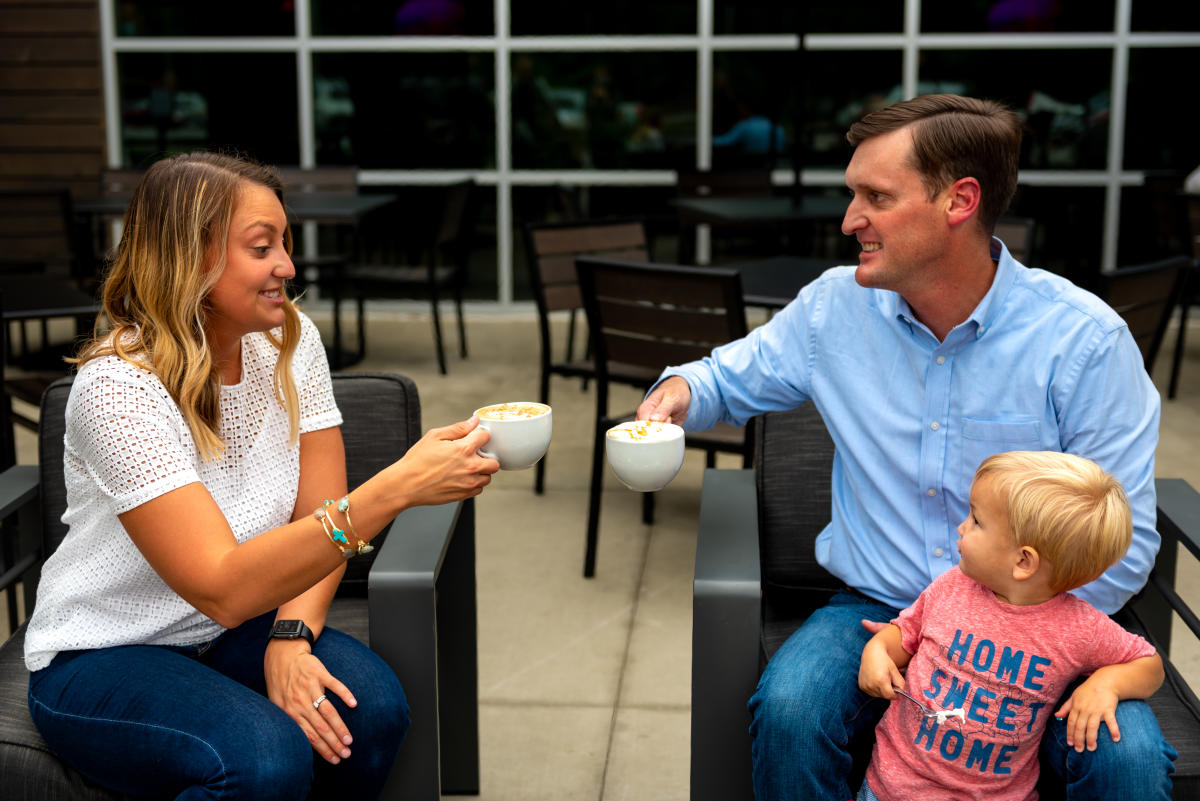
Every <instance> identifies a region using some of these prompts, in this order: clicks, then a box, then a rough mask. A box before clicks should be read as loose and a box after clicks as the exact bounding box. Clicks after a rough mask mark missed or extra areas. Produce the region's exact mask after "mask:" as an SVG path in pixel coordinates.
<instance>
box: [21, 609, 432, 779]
mask: <svg viewBox="0 0 1200 801" xmlns="http://www.w3.org/2000/svg"><path fill="white" fill-rule="evenodd" d="M274 618H275V615H274V613H269V614H266V615H263V616H261V617H258V618H255V619H254V620H250V621H247V622H246V623H244V624H243V625H241V626H239V627H238V628H236V629H231V630H229V631H227V632H225V633H224V634H222V635H221V636H220V637H218V638H217V639H216V640H213V641H212V642H211V643H207V644H205V645H201V646H192V647H168V646H153V645H132V646H122V647H116V648H103V649H99V650H93V651H69V652H64V653H60V654H59V655H58V656H57V657H55V659H54V661H53V662H51V664H50V665H49V666H48V667H46V668H44V669H42V670H39V671H37V672H36V673H34V674H32V675H31V676H30V679H29V710H30V713H31V714H32V716H33V722H34V724H35V725H36V726H37V728H38V730H39V731H40V732H41V733H42V737H44V738H45V740H46V742H47V744H49V746H50V747H51V748H52V749H53V750H54V752H55V753H56V754H58V755H59V757H60V758H62V759H63V760H64V761H65V762H67V763H68V764H70V765H71V766H72V767H74V768H75V769H76V770H78V771H79V772H80V773H82V774H83V775H85V776H87V777H88V778H89V779H92V780H93V781H95V782H96V783H98V784H101V785H103V786H105V787H109V788H111V789H113V790H117V791H119V792H122V793H126V794H128V795H138V796H155V797H168V798H177V799H182V800H185V801H199V799H254V800H255V801H262V800H263V799H297V801H299V800H300V799H305V798H308V797H309V794H310V791H311V793H312V797H314V798H320V797H328V798H338V799H342V798H346V799H351V798H353V799H372V798H377V797H378V796H379V794H380V793H381V792H382V790H383V785H384V782H385V781H386V780H387V776H388V772H389V771H390V770H391V767H392V763H393V762H394V761H395V757H396V753H397V752H398V751H399V749H400V743H401V742H402V741H403V740H404V735H405V733H406V732H407V731H408V722H409V717H408V704H407V701H406V700H405V697H404V691H403V690H402V689H401V687H400V682H399V681H398V680H397V679H396V675H395V674H394V673H393V672H392V670H391V668H389V667H388V665H387V664H386V663H385V662H384V661H383V660H382V659H380V658H379V657H378V656H377V655H376V654H374V653H373V652H372V651H371V650H370V649H368V648H367V647H366V646H364V645H363V644H362V643H360V642H358V641H357V640H355V639H354V638H353V637H350V636H348V635H346V634H343V633H341V632H340V631H336V630H334V629H330V628H326V629H325V630H324V631H323V632H322V633H321V637H320V638H319V639H318V640H317V643H316V645H315V646H314V648H313V653H314V654H315V655H316V656H317V657H318V658H319V659H320V660H321V662H322V663H324V665H325V667H326V668H327V669H328V670H329V672H330V673H332V674H333V675H334V676H336V677H337V678H338V679H340V680H341V681H342V682H343V683H344V684H345V685H346V686H347V687H349V688H350V691H351V692H352V693H354V697H355V698H356V699H357V700H358V706H357V707H356V708H354V709H350V708H348V707H346V706H345V704H343V703H342V702H341V700H340V699H339V698H337V696H336V695H334V694H333V693H329V695H328V701H327V702H326V703H332V704H334V705H335V706H336V708H337V712H338V714H339V715H341V717H342V720H343V721H344V722H345V723H346V726H347V728H349V730H350V734H351V735H352V736H353V737H354V743H353V744H352V745H351V747H350V750H351V752H352V754H351V756H350V758H348V759H345V760H342V762H341V763H340V764H339V765H336V766H335V765H330V764H329V763H327V762H326V761H325V760H324V759H322V758H321V757H320V756H318V755H317V754H316V752H315V751H313V749H312V746H311V745H310V744H309V742H308V740H307V738H306V737H305V736H304V733H303V732H302V731H301V730H300V727H299V726H298V725H297V724H296V722H295V721H293V720H292V719H291V718H290V717H288V716H287V715H286V714H285V713H284V712H283V710H281V709H280V708H279V707H277V706H275V704H273V703H272V702H271V701H270V700H269V699H268V698H267V696H266V682H265V679H264V676H263V656H264V651H265V649H266V645H267V639H268V637H267V635H268V632H269V630H270V628H271V624H272V621H273V620H274Z"/></svg>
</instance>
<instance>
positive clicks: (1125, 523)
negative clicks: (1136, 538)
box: [975, 451, 1133, 592]
mask: <svg viewBox="0 0 1200 801" xmlns="http://www.w3.org/2000/svg"><path fill="white" fill-rule="evenodd" d="M984 477H989V478H990V479H991V481H992V485H991V486H992V489H993V491H995V492H996V493H997V496H998V497H999V498H1000V499H1001V503H1002V504H1004V505H1005V506H1006V507H1007V508H1008V523H1009V527H1010V528H1011V529H1012V532H1013V535H1014V536H1015V537H1016V540H1017V545H1018V546H1025V545H1028V546H1029V547H1031V548H1033V549H1035V550H1036V551H1037V552H1038V554H1039V555H1041V556H1042V557H1043V558H1044V559H1045V560H1046V561H1048V562H1049V568H1050V585H1051V588H1052V589H1053V590H1054V591H1055V592H1065V591H1067V590H1073V589H1075V588H1076V587H1080V586H1083V585H1084V584H1087V583H1088V582H1090V581H1093V580H1095V579H1096V578H1098V577H1099V576H1100V574H1101V573H1103V572H1104V571H1105V570H1107V569H1108V568H1109V567H1110V566H1112V565H1113V564H1115V563H1116V562H1117V561H1118V560H1120V559H1121V557H1123V556H1124V555H1125V552H1126V551H1127V550H1129V543H1130V542H1131V540H1132V538H1133V520H1132V518H1131V516H1130V512H1129V501H1128V499H1127V498H1126V496H1125V490H1124V489H1123V488H1122V487H1121V482H1119V481H1117V480H1116V479H1115V478H1113V477H1112V476H1111V475H1109V474H1108V473H1106V472H1105V471H1104V470H1102V469H1100V467H1099V466H1097V465H1096V463H1095V462H1092V461H1090V460H1088V459H1084V458H1083V457H1081V456H1075V455H1073V454H1069V453H1055V452H1052V451H1012V452H1010V453H999V454H996V455H995V456H990V457H988V458H987V459H985V460H984V461H983V464H981V465H980V466H979V469H978V470H976V471H975V481H979V480H980V479H982V478H984Z"/></svg>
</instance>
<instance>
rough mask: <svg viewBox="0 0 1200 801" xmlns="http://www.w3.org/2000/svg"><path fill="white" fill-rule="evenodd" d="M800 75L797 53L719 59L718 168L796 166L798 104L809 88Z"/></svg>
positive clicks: (716, 92) (735, 55)
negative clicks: (793, 157) (794, 159)
mask: <svg viewBox="0 0 1200 801" xmlns="http://www.w3.org/2000/svg"><path fill="white" fill-rule="evenodd" d="M799 73H800V54H799V53H797V52H795V51H790V52H782V53H770V52H743V53H717V54H716V55H715V56H714V57H713V120H712V132H713V161H712V163H713V167H715V168H718V169H720V168H725V167H758V166H781V167H782V166H788V165H790V164H791V163H792V145H793V142H794V135H795V131H796V124H797V122H800V120H799V119H798V116H797V115H798V108H799V107H798V105H797V102H798V101H799V100H800V99H801V98H800V94H801V92H803V91H804V88H805V87H804V82H803V81H799V80H796V77H798V76H799ZM772 126H773V127H774V136H773V137H772V135H771V132H772Z"/></svg>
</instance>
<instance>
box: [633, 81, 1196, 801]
mask: <svg viewBox="0 0 1200 801" xmlns="http://www.w3.org/2000/svg"><path fill="white" fill-rule="evenodd" d="M1020 138H1021V127H1020V121H1019V120H1018V118H1017V117H1016V116H1015V115H1014V114H1013V113H1012V112H1011V111H1009V110H1008V109H1006V108H1004V107H1003V106H1001V105H999V104H996V103H992V102H988V101H980V100H975V99H971V98H964V97H959V96H956V95H926V96H922V97H918V98H915V99H913V100H909V101H904V102H901V103H897V104H895V105H893V106H889V107H888V108H885V109H881V110H879V111H876V112H873V113H872V114H869V115H867V116H866V117H864V118H863V119H862V120H860V121H859V122H858V123H856V124H855V125H854V126H852V127H851V129H850V132H849V134H848V135H847V139H848V140H849V141H850V144H851V145H852V146H854V147H855V151H854V155H853V157H852V158H851V160H850V165H849V167H848V168H847V170H846V184H847V186H848V187H849V188H850V191H851V194H852V200H851V201H850V205H849V208H847V210H846V216H845V219H844V221H843V223H842V231H843V233H845V234H847V235H852V236H855V237H856V238H857V240H858V242H859V244H860V246H861V253H860V254H859V264H858V267H857V268H854V267H839V268H835V269H833V270H830V271H829V272H827V273H826V274H825V275H823V276H822V277H821V278H820V279H818V280H817V281H815V282H813V283H812V284H810V285H809V286H807V287H805V289H804V290H803V291H802V292H801V293H800V295H799V296H798V297H797V299H796V300H795V301H793V302H792V303H791V304H790V305H789V306H788V307H787V308H786V309H784V310H783V311H782V312H780V313H779V314H777V315H776V316H775V317H774V318H773V319H772V320H771V321H770V322H769V323H767V324H766V325H764V326H761V327H759V328H757V329H755V330H754V331H753V332H751V334H750V335H749V336H747V337H746V338H744V339H742V340H739V341H737V342H733V343H730V344H728V345H725V346H723V347H720V348H717V349H716V350H715V351H713V353H712V355H711V356H709V357H707V358H706V359H704V360H702V361H699V362H693V363H691V364H686V365H682V366H680V367H676V368H671V369H668V370H667V371H665V373H664V378H663V379H661V380H660V383H659V384H658V385H657V386H656V387H655V388H654V389H652V390H651V392H650V394H649V395H648V396H647V398H646V400H645V401H644V402H643V403H642V405H641V406H640V407H639V409H638V417H639V418H643V419H646V418H648V419H657V420H670V421H672V422H675V423H683V422H684V421H686V427H687V428H689V429H693V430H702V429H705V428H708V427H711V426H712V425H713V424H715V423H716V422H717V421H719V420H725V421H728V422H732V423H736V424H741V423H744V422H745V421H746V420H747V419H749V418H750V417H751V416H753V415H755V414H757V413H760V412H763V411H768V410H771V409H788V408H794V407H795V406H797V405H799V404H800V403H803V402H804V401H809V400H811V401H812V402H813V403H815V404H816V405H817V408H818V410H819V411H820V412H821V415H822V417H823V418H824V420H825V423H826V426H827V427H828V428H829V432H830V435H831V437H832V438H833V441H834V444H835V446H836V454H835V457H834V464H833V473H832V490H833V502H832V509H831V518H832V519H831V522H830V524H829V525H828V527H826V529H825V530H824V531H823V532H822V533H821V535H820V536H819V537H818V539H817V546H816V550H817V559H818V561H819V562H820V563H821V564H822V565H823V566H824V567H826V568H827V569H828V570H829V571H830V572H831V573H832V574H833V575H835V576H837V577H838V578H839V579H841V580H842V581H843V582H845V584H846V586H847V590H846V591H845V592H843V593H841V594H839V595H838V596H836V597H835V598H834V599H833V601H832V602H831V603H830V605H828V606H826V607H824V608H822V609H820V610H817V611H816V612H815V613H814V614H813V615H812V616H811V617H810V618H809V619H808V620H807V621H806V622H805V624H804V625H803V626H802V627H801V628H800V629H799V630H798V631H797V632H796V633H795V634H793V635H792V637H791V638H790V639H789V640H788V641H787V642H786V643H785V644H784V645H783V646H782V647H781V648H780V650H779V651H778V652H777V653H776V654H775V656H774V657H773V658H772V659H771V661H770V663H769V664H768V665H767V668H766V670H765V671H764V673H763V676H762V678H761V679H760V681H759V686H758V689H757V691H756V692H755V694H754V697H753V698H752V699H751V701H750V711H751V716H752V722H751V728H750V732H751V736H752V738H753V758H754V783H755V792H756V795H757V796H758V798H759V799H760V801H762V800H765V799H778V798H797V799H805V800H806V801H808V800H811V799H825V798H829V799H843V800H844V799H846V798H851V797H852V796H853V795H854V794H855V793H856V792H857V790H858V788H857V787H853V788H852V787H850V786H848V776H849V773H850V769H851V758H850V756H849V754H848V753H847V750H846V749H847V744H848V743H849V742H850V741H851V740H852V739H853V738H854V737H855V736H856V735H857V734H858V733H860V732H863V731H869V730H870V729H872V728H873V727H874V726H875V724H876V722H877V721H878V719H879V717H880V715H881V714H882V712H883V709H884V708H885V705H881V704H879V703H878V702H873V701H872V699H870V698H869V697H867V696H866V695H865V694H864V693H862V692H861V691H859V689H858V687H857V681H856V676H857V670H858V664H859V658H860V656H861V652H862V647H863V645H864V644H865V643H866V641H867V639H868V638H869V637H870V635H871V632H873V631H876V630H878V628H879V626H878V625H875V623H882V622H886V621H888V620H890V619H892V618H893V617H895V616H896V614H897V613H898V611H899V610H900V609H902V608H904V607H906V606H908V605H909V604H911V603H912V602H913V600H915V599H916V597H917V595H918V594H919V593H920V592H921V590H923V589H924V588H925V587H926V586H927V585H928V584H929V583H930V582H931V581H932V580H933V579H934V578H935V577H937V576H938V575H940V574H941V573H943V572H944V571H945V570H947V569H948V568H949V567H950V566H951V565H953V564H955V563H956V562H957V560H958V555H957V552H956V549H955V541H956V537H955V534H954V532H955V527H956V526H957V524H958V523H959V522H961V521H962V520H963V519H964V518H965V517H966V515H967V512H968V497H969V491H970V484H971V476H972V475H973V474H974V471H975V468H976V467H978V465H979V463H980V462H981V461H983V459H984V458H985V457H987V456H989V455H991V454H993V453H998V452H1002V451H1011V450H1056V451H1066V452H1071V453H1076V454H1079V455H1081V456H1085V457H1088V458H1090V459H1092V460H1093V461H1095V462H1097V463H1099V464H1100V465H1101V466H1102V467H1104V468H1105V469H1106V470H1108V471H1109V472H1111V473H1113V474H1114V475H1115V476H1117V477H1118V478H1119V479H1120V480H1121V482H1122V484H1123V485H1124V487H1125V489H1126V491H1127V492H1128V494H1129V498H1130V501H1131V506H1132V509H1133V518H1134V537H1133V545H1132V547H1131V548H1130V549H1129V552H1128V553H1127V555H1126V556H1125V558H1124V559H1123V560H1122V561H1121V562H1119V563H1118V564H1116V565H1114V566H1113V567H1112V568H1110V569H1109V570H1108V571H1107V572H1106V573H1105V574H1104V575H1103V576H1102V577H1101V578H1099V579H1097V580H1096V581H1095V582H1093V583H1091V584H1089V585H1086V586H1085V587H1083V588H1081V589H1080V590H1078V591H1077V594H1078V595H1080V596H1081V597H1083V598H1085V599H1086V600H1088V601H1090V602H1091V603H1092V604H1093V605H1095V606H1097V607H1098V608H1100V609H1101V610H1103V611H1105V612H1107V613H1112V612H1114V611H1116V610H1117V609H1118V608H1120V607H1121V606H1122V605H1123V604H1124V603H1125V602H1126V601H1127V600H1128V599H1129V598H1130V597H1131V596H1132V595H1133V594H1134V593H1135V592H1137V591H1138V590H1139V589H1140V588H1141V587H1142V585H1143V584H1144V583H1145V580H1146V576H1147V575H1148V573H1149V570H1150V567H1151V565H1152V564H1153V562H1154V556H1155V554H1156V553H1157V551H1158V546H1159V537H1158V534H1157V533H1156V532H1155V530H1154V525H1155V498H1154V483H1153V480H1154V450H1155V447H1156V445H1157V438H1158V415H1159V398H1158V393H1157V392H1156V391H1155V389H1154V387H1153V385H1152V384H1151V382H1150V379H1149V377H1148V376H1147V375H1146V371H1145V369H1144V367H1143V365H1142V360H1141V356H1140V354H1139V352H1138V349H1137V346H1136V345H1135V343H1134V341H1133V338H1132V337H1131V336H1130V334H1129V331H1128V329H1127V328H1126V327H1125V325H1124V323H1123V322H1122V321H1121V319H1120V318H1119V317H1118V316H1117V315H1116V314H1115V313H1114V312H1113V311H1112V310H1111V309H1110V308H1109V307H1108V306H1106V305H1105V304H1104V303H1103V302H1102V301H1100V300H1099V299H1098V298H1096V297H1094V296H1093V295H1090V294H1089V293H1087V292H1084V291H1083V290H1081V289H1079V288H1077V287H1075V286H1074V285H1072V284H1071V283H1069V282H1068V281H1066V280H1064V279H1062V278H1060V277H1057V276H1054V275H1051V274H1049V273H1045V272H1042V271H1039V270H1030V269H1027V268H1026V267H1024V266H1022V265H1020V264H1018V263H1017V262H1016V261H1014V260H1013V259H1012V257H1011V256H1010V255H1009V253H1008V251H1007V249H1006V248H1005V247H1004V245H1003V244H1002V243H1001V242H999V241H998V240H994V239H992V237H991V232H992V230H993V229H994V226H995V223H996V220H997V218H998V217H999V216H1000V214H1001V213H1003V211H1004V210H1005V209H1006V208H1007V207H1008V204H1009V202H1010V201H1011V199H1012V195H1013V193H1014V191H1015V189H1016V181H1017V159H1018V153H1019V149H1020ZM860 621H862V624H861V625H860ZM1063 689H1064V690H1065V689H1066V688H1063ZM1117 716H1118V725H1119V727H1120V731H1121V735H1122V737H1121V742H1120V745H1119V746H1116V747H1114V745H1113V742H1112V740H1111V739H1109V738H1107V736H1105V737H1102V738H1101V739H1102V742H1101V744H1100V746H1099V748H1098V749H1097V750H1096V751H1095V752H1085V753H1082V754H1080V753H1076V752H1075V751H1072V750H1069V749H1068V748H1067V747H1066V745H1065V742H1066V734H1065V731H1064V724H1063V723H1062V722H1055V721H1051V725H1050V726H1049V727H1048V729H1047V734H1046V736H1045V737H1044V738H1043V745H1042V760H1043V764H1044V765H1045V766H1046V767H1047V769H1048V770H1054V771H1055V772H1057V773H1058V774H1059V775H1060V776H1062V777H1063V779H1064V780H1065V782H1066V784H1067V789H1068V795H1069V797H1070V798H1071V799H1073V800H1076V799H1085V798H1101V797H1107V798H1112V797H1124V796H1123V795H1122V794H1121V792H1119V789H1120V788H1123V787H1133V788H1136V791H1137V792H1138V794H1139V795H1140V796H1141V797H1143V798H1159V797H1161V798H1169V797H1170V779H1169V778H1168V775H1169V772H1170V771H1171V770H1172V762H1173V760H1174V757H1175V753H1174V750H1173V749H1172V748H1171V747H1170V745H1168V744H1167V743H1166V742H1165V741H1164V740H1163V737H1162V734H1161V731H1160V730H1159V728H1158V725H1157V722H1156V721H1155V719H1154V715H1153V713H1152V712H1150V709H1149V707H1148V706H1147V705H1146V704H1145V703H1144V702H1142V701H1123V702H1121V704H1120V705H1119V706H1118V712H1117Z"/></svg>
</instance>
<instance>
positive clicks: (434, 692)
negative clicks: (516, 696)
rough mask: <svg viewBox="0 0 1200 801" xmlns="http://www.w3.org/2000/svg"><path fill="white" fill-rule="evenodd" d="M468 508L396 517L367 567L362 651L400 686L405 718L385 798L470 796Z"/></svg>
mask: <svg viewBox="0 0 1200 801" xmlns="http://www.w3.org/2000/svg"><path fill="white" fill-rule="evenodd" d="M474 509H475V507H474V502H473V501H472V500H467V501H460V502H458V503H451V504H444V505H442V506H417V507H413V508H411V509H408V510H406V511H404V512H403V513H402V514H400V515H399V516H398V517H397V518H396V520H395V521H394V522H393V523H392V525H391V528H390V529H389V533H388V536H387V540H386V541H385V542H384V543H383V545H382V547H381V548H380V550H379V553H378V554H376V556H375V561H374V563H373V564H372V565H371V573H370V576H369V577H368V579H367V606H368V616H369V628H370V642H371V649H372V650H373V651H375V652H376V653H377V654H379V656H381V657H382V658H383V659H384V661H386V662H387V663H388V664H389V665H390V666H391V668H392V670H393V671H395V673H396V676H397V677H399V679H400V681H401V682H402V683H403V685H404V692H405V696H406V697H407V699H408V704H409V709H410V714H411V719H412V724H411V726H410V728H409V731H408V735H407V737H406V738H405V742H404V747H403V748H401V749H400V753H399V755H398V756H397V758H396V764H395V765H394V766H393V769H392V773H391V776H390V778H389V779H388V783H387V785H386V787H385V788H384V794H383V798H384V799H385V800H387V801H390V800H391V799H414V798H416V799H427V800H428V801H438V799H439V798H440V797H441V795H442V794H447V793H450V794H459V793H466V794H478V792H479V727H478V697H479V696H478V692H479V689H478V684H479V681H478V663H477V655H476V606H475V513H474ZM430 766H438V769H430ZM439 777H440V778H439Z"/></svg>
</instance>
